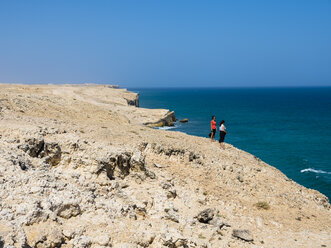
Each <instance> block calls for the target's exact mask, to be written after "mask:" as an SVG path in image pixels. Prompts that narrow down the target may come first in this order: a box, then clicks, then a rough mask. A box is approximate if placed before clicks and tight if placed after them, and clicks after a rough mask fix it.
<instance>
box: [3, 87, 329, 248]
mask: <svg viewBox="0 0 331 248" xmlns="http://www.w3.org/2000/svg"><path fill="white" fill-rule="evenodd" d="M0 89H1V93H0V100H1V101H0V133H1V136H0V139H1V146H0V151H1V153H2V158H1V159H0V169H1V170H0V175H1V177H0V180H2V182H3V183H2V184H1V187H2V188H1V193H0V194H1V199H5V200H4V201H3V202H2V203H1V205H0V206H1V208H0V209H2V215H1V217H0V242H4V243H5V244H6V245H7V244H11V242H12V243H13V244H16V245H17V247H23V245H24V244H23V243H24V242H25V245H26V244H28V245H30V246H31V247H34V246H36V245H37V244H38V243H39V244H42V245H43V246H42V247H50V245H51V243H52V242H53V243H54V242H55V243H56V242H57V243H58V244H59V245H60V246H61V247H78V246H79V245H80V244H81V243H79V242H81V241H79V240H82V238H81V237H83V236H84V237H86V239H89V242H90V244H91V245H92V247H94V246H95V247H96V246H97V245H101V243H102V242H101V241H100V240H102V239H104V240H106V241H107V238H106V237H104V236H103V233H100V228H101V226H103V228H104V229H103V230H106V233H107V235H108V239H109V240H108V242H106V241H105V242H103V243H104V245H103V246H106V247H107V246H110V245H112V246H113V247H121V246H120V245H121V244H127V247H137V246H138V245H139V244H142V243H144V242H145V243H146V245H147V244H148V245H147V246H144V247H158V245H161V246H162V245H163V246H168V247H169V245H167V244H170V246H171V247H184V246H188V247H194V246H193V244H196V245H197V246H199V245H200V246H202V245H206V244H207V245H211V247H219V246H220V245H228V246H229V247H258V244H262V241H263V246H264V247H273V246H274V245H275V244H277V246H278V247H285V246H287V247H312V246H311V245H316V244H318V245H319V246H322V245H330V241H329V240H328V237H329V235H330V227H329V226H328V223H329V221H330V204H329V202H328V199H327V197H325V196H324V195H322V194H321V193H319V192H317V191H315V190H311V189H307V188H305V187H303V186H301V185H299V184H297V183H295V182H293V181H292V180H290V179H288V178H287V177H286V176H285V175H284V174H283V173H281V172H280V171H279V170H277V169H276V168H274V167H272V166H269V165H267V164H265V163H264V162H263V161H261V160H259V159H257V158H256V157H254V156H253V155H251V154H249V153H246V152H244V151H241V150H239V149H237V148H235V147H233V146H231V145H229V144H226V150H225V151H220V150H219V149H218V146H216V144H212V145H211V144H210V142H209V140H208V139H206V138H200V137H194V136H190V135H187V134H184V133H179V132H171V131H164V130H154V129H152V128H150V127H147V126H146V125H160V124H159V123H160V122H162V124H163V125H164V124H166V125H171V124H173V121H174V118H175V117H174V113H173V112H169V111H168V110H151V109H143V108H138V107H137V106H139V98H138V95H137V94H135V93H131V92H128V91H126V90H122V89H114V88H110V87H107V86H101V85H89V86H84V85H78V86H77V85H76V86H75V87H73V86H71V85H33V86H31V85H0ZM171 121H172V123H171ZM36 150H37V152H36ZM38 152H39V153H38ZM87 154H88V155H87ZM35 155H36V156H35ZM12 157H14V158H12ZM23 164H24V166H23ZM4 165H6V166H4ZM22 167H23V168H24V167H25V169H22ZM14 175H20V176H19V177H17V178H15V177H14ZM45 175H46V178H45V179H43V177H45ZM67 175H68V176H67ZM27 178H30V179H29V180H27ZM54 178H58V179H57V180H56V181H54ZM26 180H27V182H28V183H25V185H26V189H22V188H21V187H20V185H22V184H23V182H25V181H26ZM40 180H41V181H42V183H41V184H40V183H38V181H40ZM68 183H69V185H71V186H70V187H69V188H66V187H65V186H64V185H65V184H68ZM59 188H60V189H62V190H61V191H60V192H58V190H57V189H59ZM91 188H94V190H93V192H94V193H93V196H89V192H90V189H91ZM9 189H12V190H11V191H9ZM31 192H32V193H31ZM12 194H15V196H17V197H16V199H13V196H12ZM46 195H47V197H46ZM80 195H83V196H84V197H82V196H80ZM35 201H39V205H38V204H37V205H36V204H34V203H33V202H35ZM24 202H26V204H23V205H22V203H24ZM259 202H266V203H267V204H268V206H269V207H270V209H259V208H258V207H256V204H257V203H259ZM108 203H109V204H108ZM9 206H12V207H11V208H9ZM22 206H24V207H23V209H24V208H25V210H22V209H21V210H20V207H22ZM38 206H41V207H38ZM209 208H210V209H212V211H213V217H212V219H211V220H213V221H214V222H215V223H209V221H207V223H203V222H200V221H199V219H197V218H196V216H197V214H198V213H199V212H201V211H203V210H205V209H209ZM123 209H124V210H123ZM19 216H22V218H21V217H20V218H18V217H19ZM312 216H315V217H312ZM10 219H11V220H12V222H13V223H11V224H10V228H6V227H8V224H6V223H7V222H8V221H9V220H10ZM211 220H210V221H211ZM225 222H226V225H225V224H224V223H225ZM107 223H112V225H114V224H115V225H118V227H119V228H117V229H116V230H115V229H114V228H113V226H112V225H108V224H107ZM120 223H125V225H124V226H123V225H121V224H120ZM100 225H101V226H100ZM150 225H151V226H150ZM70 226H74V227H77V226H83V227H82V228H80V230H81V234H80V233H76V234H72V233H70V230H68V229H70V228H69V227H70ZM237 229H239V230H241V231H243V230H248V231H249V234H247V233H246V234H247V235H248V236H249V240H248V238H247V240H245V239H243V238H242V237H237V236H236V235H234V234H235V233H236V232H235V230H237ZM51 230H57V235H55V236H56V237H53V236H52V235H51ZM146 230H147V231H146ZM305 230H309V232H310V233H311V235H310V236H309V237H307V235H306V234H305ZM134 232H137V233H139V235H133V233H134ZM37 233H43V235H41V234H40V235H39V234H38V235H37ZM68 233H70V234H68ZM119 233H120V234H121V235H119ZM220 233H222V234H220ZM275 233H277V234H278V235H277V236H275V235H274V234H275ZM12 236H13V237H16V240H17V241H13V240H10V239H12V238H11V237H12ZM44 236H46V237H47V238H46V240H44V241H41V240H42V237H44ZM92 236H94V237H99V238H96V239H97V240H95V239H93V238H92ZM19 237H25V238H21V240H20V239H19ZM201 237H204V238H201ZM144 238H145V240H142V239H144ZM250 239H253V241H251V240H250ZM24 240H25V241H24ZM55 240H57V241H55ZM146 240H147V241H146ZM85 241H86V240H85ZM20 242H21V243H20ZM75 242H76V243H75ZM77 242H78V243H77ZM86 242H87V241H86ZM98 242H99V243H98ZM19 245H21V246H19ZM70 245H71V246H70ZM130 245H131V246H130Z"/></svg>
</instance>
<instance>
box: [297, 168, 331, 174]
mask: <svg viewBox="0 0 331 248" xmlns="http://www.w3.org/2000/svg"><path fill="white" fill-rule="evenodd" d="M300 172H301V173H304V172H314V173H317V174H331V172H327V171H323V170H315V169H312V168H307V169H303V170H301V171H300Z"/></svg>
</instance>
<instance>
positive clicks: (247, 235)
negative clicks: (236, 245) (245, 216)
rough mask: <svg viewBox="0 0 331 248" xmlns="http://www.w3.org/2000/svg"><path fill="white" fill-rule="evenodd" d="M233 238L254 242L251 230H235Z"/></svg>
mask: <svg viewBox="0 0 331 248" xmlns="http://www.w3.org/2000/svg"><path fill="white" fill-rule="evenodd" d="M232 236H233V237H236V238H239V239H242V240H244V241H253V238H252V236H251V232H250V231H249V230H246V229H244V230H239V229H234V230H233V232H232Z"/></svg>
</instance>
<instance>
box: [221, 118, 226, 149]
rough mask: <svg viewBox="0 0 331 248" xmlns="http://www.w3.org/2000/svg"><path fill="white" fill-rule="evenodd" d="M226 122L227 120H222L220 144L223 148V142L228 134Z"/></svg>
mask: <svg viewBox="0 0 331 248" xmlns="http://www.w3.org/2000/svg"><path fill="white" fill-rule="evenodd" d="M224 124H225V121H224V120H222V121H221V122H220V146H221V148H224V145H223V142H224V138H225V135H226V134H227V132H226V127H225V125H224Z"/></svg>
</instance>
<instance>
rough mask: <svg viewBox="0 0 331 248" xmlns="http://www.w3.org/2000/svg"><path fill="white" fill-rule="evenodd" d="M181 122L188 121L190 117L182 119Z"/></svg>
mask: <svg viewBox="0 0 331 248" xmlns="http://www.w3.org/2000/svg"><path fill="white" fill-rule="evenodd" d="M180 122H181V123H187V122H188V119H187V118H184V119H182V120H180Z"/></svg>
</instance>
